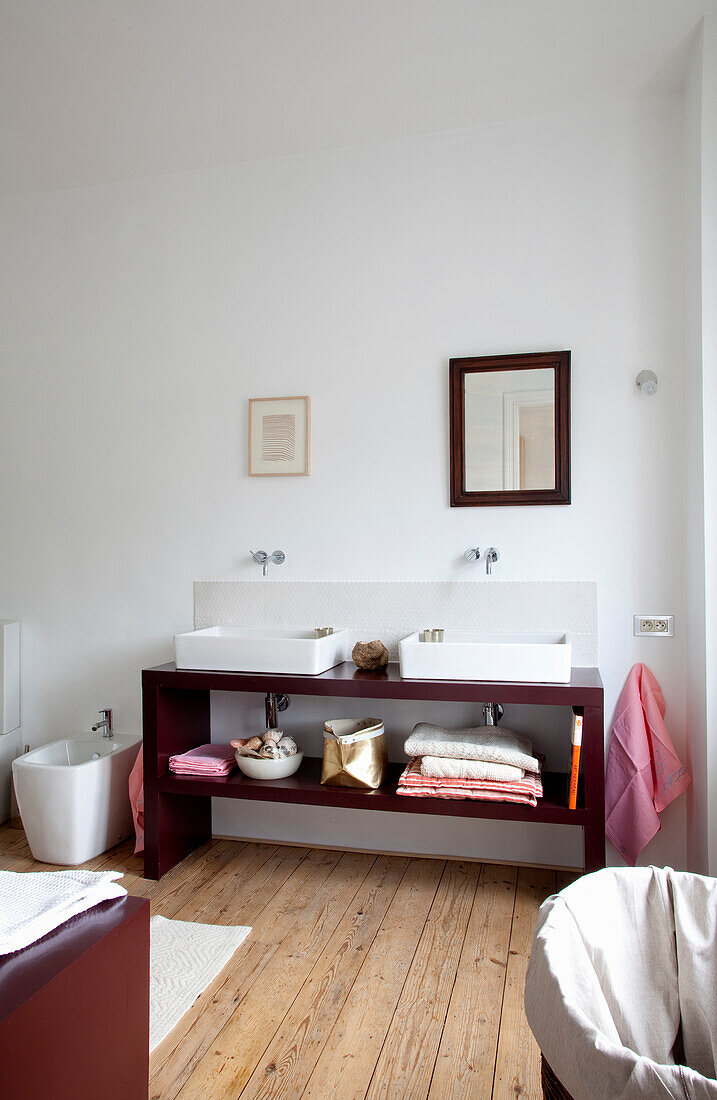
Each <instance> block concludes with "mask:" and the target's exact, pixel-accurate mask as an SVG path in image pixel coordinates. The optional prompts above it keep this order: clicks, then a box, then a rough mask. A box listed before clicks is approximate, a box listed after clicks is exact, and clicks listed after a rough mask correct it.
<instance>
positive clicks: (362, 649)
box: [351, 638, 388, 669]
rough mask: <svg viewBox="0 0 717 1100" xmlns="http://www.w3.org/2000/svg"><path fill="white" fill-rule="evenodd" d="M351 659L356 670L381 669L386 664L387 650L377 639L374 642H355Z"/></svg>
mask: <svg viewBox="0 0 717 1100" xmlns="http://www.w3.org/2000/svg"><path fill="white" fill-rule="evenodd" d="M351 658H352V660H353V663H354V664H355V665H356V666H357V668H368V669H374V668H383V666H384V665H387V664H388V650H387V649H386V646H385V645H384V644H383V642H380V641H379V640H378V638H377V639H376V641H374V642H356V645H355V646H354V647H353V650H352V651H351Z"/></svg>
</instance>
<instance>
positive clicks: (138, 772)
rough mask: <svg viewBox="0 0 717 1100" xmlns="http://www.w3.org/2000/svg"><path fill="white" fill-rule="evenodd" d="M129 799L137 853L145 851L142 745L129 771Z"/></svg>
mask: <svg viewBox="0 0 717 1100" xmlns="http://www.w3.org/2000/svg"><path fill="white" fill-rule="evenodd" d="M129 800H130V804H131V806H132V818H133V819H134V835H135V837H136V838H137V839H136V842H135V846H134V851H135V855H136V854H137V853H138V852H143V851H144V754H143V752H142V748H141V747H140V750H139V752H138V753H137V759H136V760H135V762H134V767H133V768H132V771H131V772H130V773H129Z"/></svg>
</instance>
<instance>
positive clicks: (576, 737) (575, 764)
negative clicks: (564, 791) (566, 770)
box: [568, 714, 583, 810]
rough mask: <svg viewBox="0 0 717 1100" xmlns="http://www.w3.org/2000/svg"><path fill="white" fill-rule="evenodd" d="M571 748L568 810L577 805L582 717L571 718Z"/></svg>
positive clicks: (580, 715) (577, 715)
mask: <svg viewBox="0 0 717 1100" xmlns="http://www.w3.org/2000/svg"><path fill="white" fill-rule="evenodd" d="M570 740H571V742H572V746H573V752H572V759H571V761H570V783H569V785H568V809H569V810H574V809H576V808H577V804H578V778H579V775H580V748H581V746H582V743H583V716H582V714H575V715H574V716H573V732H572V737H571V739H570Z"/></svg>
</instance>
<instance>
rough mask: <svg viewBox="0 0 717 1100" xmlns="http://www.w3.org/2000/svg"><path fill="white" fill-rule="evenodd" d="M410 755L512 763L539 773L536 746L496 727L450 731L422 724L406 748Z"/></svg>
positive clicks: (406, 744)
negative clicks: (534, 748) (534, 751)
mask: <svg viewBox="0 0 717 1100" xmlns="http://www.w3.org/2000/svg"><path fill="white" fill-rule="evenodd" d="M404 751H405V753H406V755H407V756H442V757H449V758H450V759H455V760H485V761H487V762H488V763H490V764H511V765H512V766H513V767H514V768H522V769H523V770H524V771H526V772H534V773H535V774H537V773H538V772H539V771H540V761H539V760H538V759H537V758H536V757H535V756H533V746H532V745H531V743H530V741H529V740H528V739H527V738H526V737H520V736H519V735H518V734H517V733H513V731H512V730H505V729H498V727H497V726H472V727H470V728H468V729H460V730H447V729H444V728H443V727H442V726H434V725H432V724H431V723H430V722H419V723H418V725H416V726H414V727H413V732H412V733H411V736H410V737H409V738H408V740H407V741H406V743H405V745H404Z"/></svg>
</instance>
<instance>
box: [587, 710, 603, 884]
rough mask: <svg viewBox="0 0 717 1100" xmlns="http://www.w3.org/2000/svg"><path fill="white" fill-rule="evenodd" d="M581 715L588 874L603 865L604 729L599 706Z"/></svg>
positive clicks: (601, 711)
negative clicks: (588, 819)
mask: <svg viewBox="0 0 717 1100" xmlns="http://www.w3.org/2000/svg"><path fill="white" fill-rule="evenodd" d="M583 714H584V722H583V746H582V757H583V784H584V792H585V793H584V799H585V809H586V810H589V811H590V815H591V819H592V822H591V824H590V825H586V826H585V827H584V829H583V835H584V838H585V871H586V873H589V872H590V871H597V870H599V869H600V868H601V867H604V866H605V730H604V720H603V708H602V706H597V707H584V708H583Z"/></svg>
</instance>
